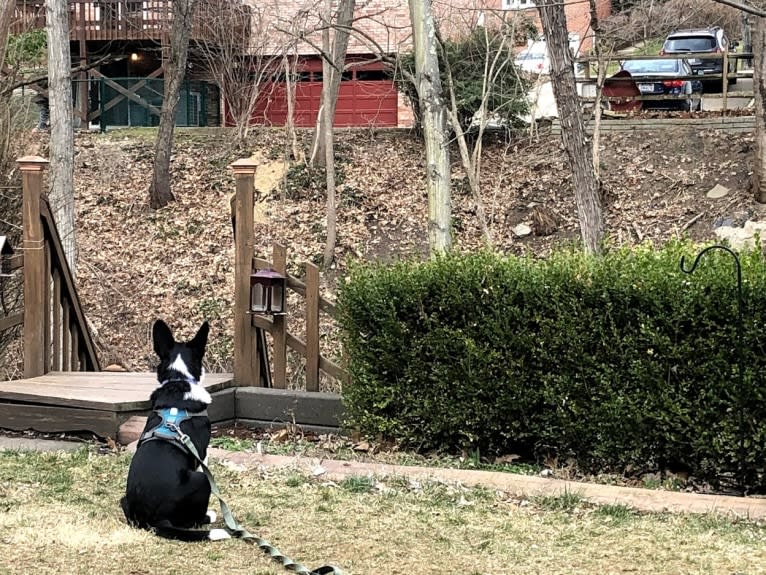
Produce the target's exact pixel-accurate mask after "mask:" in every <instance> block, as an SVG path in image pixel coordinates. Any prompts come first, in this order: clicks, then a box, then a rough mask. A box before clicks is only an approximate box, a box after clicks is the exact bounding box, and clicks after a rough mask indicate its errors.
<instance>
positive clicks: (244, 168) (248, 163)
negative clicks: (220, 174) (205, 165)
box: [229, 158, 258, 174]
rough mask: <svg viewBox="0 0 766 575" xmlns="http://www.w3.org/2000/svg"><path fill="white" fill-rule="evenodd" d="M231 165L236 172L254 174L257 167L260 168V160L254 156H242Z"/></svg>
mask: <svg viewBox="0 0 766 575" xmlns="http://www.w3.org/2000/svg"><path fill="white" fill-rule="evenodd" d="M229 167H230V168H231V169H232V170H233V171H234V173H235V174H254V173H255V170H256V168H258V162H256V161H255V160H253V158H242V159H240V160H237V161H236V162H233V163H232V164H230V165H229Z"/></svg>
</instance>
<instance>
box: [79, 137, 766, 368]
mask: <svg viewBox="0 0 766 575" xmlns="http://www.w3.org/2000/svg"><path fill="white" fill-rule="evenodd" d="M152 137H153V135H152V134H151V133H150V134H149V135H147V132H146V131H135V132H131V131H123V132H113V133H107V134H80V135H78V136H77V139H76V142H75V144H76V151H77V154H76V159H75V163H76V168H75V169H76V174H75V178H76V187H77V190H76V194H77V198H76V207H77V218H78V219H77V233H78V237H77V241H78V245H79V269H78V281H79V285H80V295H81V298H82V300H83V303H84V306H85V309H86V313H87V316H88V318H89V320H90V321H91V323H92V326H93V328H94V330H95V333H96V334H97V337H98V339H99V342H100V343H101V345H102V360H103V361H104V363H105V364H106V363H111V362H120V363H122V364H123V365H125V366H126V367H128V368H130V369H148V368H149V367H150V366H151V365H152V364H153V361H154V360H153V353H152V351H151V344H150V330H151V324H152V322H153V321H154V319H155V318H157V317H162V318H165V319H166V320H167V321H168V322H169V323H170V324H171V325H172V326H173V327H174V328H175V329H176V330H177V331H178V333H179V334H180V335H181V336H186V335H187V334H188V335H191V333H192V331H193V330H194V329H196V327H197V326H198V324H199V323H200V322H201V321H202V320H203V319H208V320H210V321H211V323H212V328H213V332H212V338H211V344H210V349H209V362H210V368H211V369H213V370H230V369H231V365H230V359H229V358H230V357H231V346H232V342H231V333H232V329H231V321H232V298H233V287H232V281H233V245H232V229H231V221H230V210H229V197H230V194H231V193H232V192H233V190H234V183H233V176H232V175H231V172H230V170H229V168H228V165H229V164H230V163H231V162H232V161H234V160H236V159H238V158H240V157H244V156H249V155H251V154H256V155H257V157H260V158H263V159H264V162H265V163H266V164H267V167H264V169H263V171H262V172H259V174H262V175H263V176H264V178H263V181H264V182H268V181H269V180H270V182H271V184H274V183H278V185H277V186H276V187H275V188H273V189H270V188H271V187H273V186H271V185H269V184H268V183H265V184H264V185H263V186H261V189H260V190H258V192H257V198H256V201H257V208H256V212H257V213H256V219H257V221H258V223H257V224H256V226H255V228H256V229H255V238H256V251H257V252H258V253H259V254H262V255H266V256H268V255H269V254H270V246H271V243H272V242H273V241H280V242H282V243H284V244H286V245H287V247H288V257H289V261H290V270H291V272H292V273H294V274H298V275H302V272H301V270H300V266H301V263H302V262H305V261H307V260H310V261H315V262H318V261H320V258H321V254H322V251H323V242H324V237H325V223H324V195H323V192H322V179H323V176H322V175H321V173H311V172H307V171H306V170H305V169H301V168H300V167H295V166H293V167H290V168H289V169H287V170H286V171H280V169H279V164H281V158H282V157H283V156H284V154H285V150H286V149H287V146H286V143H285V139H284V135H283V133H282V132H280V131H277V130H266V131H262V132H260V133H257V134H255V135H254V136H253V139H252V142H251V144H250V145H249V146H247V148H245V149H242V148H240V149H237V148H235V147H233V146H232V145H231V144H230V143H229V136H228V134H227V133H226V132H225V131H222V130H194V131H185V130H179V131H178V133H177V140H176V147H175V153H174V156H173V160H172V172H173V179H174V184H173V191H174V193H175V196H176V202H175V203H173V204H171V205H169V206H168V207H167V208H164V209H161V210H158V211H151V210H149V208H148V207H147V190H148V187H149V181H150V178H151V171H152V144H153V143H152V140H151V138H152ZM304 137H306V138H307V137H308V135H307V134H304ZM338 140H339V142H338V145H337V153H338V158H339V178H338V179H339V182H340V187H339V201H340V208H339V210H338V245H337V248H336V261H337V264H336V266H335V267H334V269H333V270H331V271H330V273H329V274H328V275H325V276H324V278H323V281H324V285H323V289H325V291H326V292H328V293H329V294H330V295H331V294H332V292H333V288H334V284H335V282H336V281H337V278H338V277H339V276H340V275H342V274H343V272H344V269H345V267H346V265H347V262H348V261H349V260H350V259H353V258H376V259H382V260H387V261H390V260H395V259H397V258H410V257H417V258H420V257H423V256H424V255H425V254H426V253H427V245H426V231H425V230H426V216H427V201H426V195H425V191H424V158H423V151H422V148H421V146H420V144H419V142H418V140H417V139H416V138H415V137H414V136H413V135H411V134H409V133H408V132H395V131H390V132H377V133H373V132H370V131H355V132H350V131H343V132H341V133H340V134H339V135H338ZM306 143H307V142H304V144H306ZM602 146H603V149H602V152H601V154H602V165H601V173H602V179H603V183H604V202H605V208H606V209H605V211H606V224H607V228H608V233H609V235H610V237H611V241H612V243H614V244H632V243H635V242H639V241H651V242H655V243H661V242H664V241H667V240H668V239H670V238H673V237H676V236H677V235H679V234H688V235H690V236H691V237H693V238H695V239H699V240H702V239H708V238H713V223H714V221H715V220H716V219H718V218H729V219H733V220H743V219H747V218H748V217H750V218H754V219H757V214H756V206H755V205H754V204H753V202H752V201H751V200H750V197H749V194H748V192H747V182H748V177H749V158H750V156H751V154H752V149H753V138H752V136H750V135H735V134H724V133H718V132H709V131H708V132H700V131H695V130H683V129H676V130H675V131H673V132H670V131H662V132H656V133H639V134H614V133H609V134H605V135H604V136H603V144H602ZM453 158H454V160H453V161H454V165H455V169H454V175H453V190H454V191H453V215H454V231H455V241H456V244H457V247H458V249H461V250H472V249H476V248H479V247H480V246H481V245H482V239H481V234H480V230H479V228H478V225H477V221H476V216H475V206H474V203H473V200H472V197H471V195H470V193H469V190H468V189H467V182H466V181H465V179H464V177H463V175H462V170H461V168H460V166H459V156H458V154H457V153H455V154H454V155H453ZM482 166H483V175H482V186H483V190H482V199H483V201H484V203H485V209H486V213H487V217H488V219H489V221H490V227H491V234H492V238H493V241H494V244H495V247H496V248H497V249H498V250H500V251H502V252H506V253H517V254H519V253H528V252H531V253H533V254H535V255H540V256H543V255H545V254H546V253H548V252H549V251H550V250H551V249H552V248H553V247H555V246H557V245H561V244H564V243H568V242H572V241H576V240H578V238H579V231H578V225H577V216H576V210H575V205H574V200H573V193H572V190H571V183H570V181H571V180H570V175H569V173H568V170H567V168H566V166H565V158H564V154H563V151H562V149H561V147H560V144H559V141H558V139H556V138H553V137H550V136H540V137H539V138H536V139H531V140H530V139H519V140H515V141H513V142H510V143H507V142H496V143H493V144H491V145H487V146H486V148H485V157H484V161H483V164H482ZM267 172H268V174H267ZM275 174H276V176H275ZM716 184H721V185H722V186H725V187H726V188H728V189H729V190H730V192H729V193H728V194H727V195H726V196H724V197H721V198H708V197H706V192H707V191H708V190H710V189H711V188H712V187H714V186H715V185H716ZM754 214H755V216H754ZM514 229H516V231H517V233H514V232H513V230H514ZM520 230H521V231H520Z"/></svg>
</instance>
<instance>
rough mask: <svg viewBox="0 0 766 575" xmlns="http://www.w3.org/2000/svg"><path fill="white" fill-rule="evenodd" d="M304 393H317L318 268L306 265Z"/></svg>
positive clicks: (309, 264) (310, 264)
mask: <svg viewBox="0 0 766 575" xmlns="http://www.w3.org/2000/svg"><path fill="white" fill-rule="evenodd" d="M306 391H319V268H318V267H317V266H316V265H314V264H312V263H310V262H307V263H306Z"/></svg>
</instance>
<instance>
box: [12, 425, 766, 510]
mask: <svg viewBox="0 0 766 575" xmlns="http://www.w3.org/2000/svg"><path fill="white" fill-rule="evenodd" d="M82 445H83V444H81V443H76V442H70V441H54V440H48V439H27V438H17V437H3V436H0V450H5V449H23V450H36V451H59V450H65V451H72V450H76V449H79V448H80V447H82ZM135 449H136V442H133V443H131V444H130V445H128V447H127V450H128V451H129V452H134V451H135ZM208 455H209V456H210V458H211V459H212V460H215V461H218V462H220V463H224V464H225V463H226V462H228V463H229V464H234V465H236V466H239V467H241V468H242V469H243V470H245V469H276V468H289V469H295V470H297V471H300V472H303V473H306V474H308V475H313V476H315V477H321V478H323V479H328V480H331V481H342V480H343V479H345V478H347V477H352V476H376V477H381V478H382V477H407V478H410V479H415V480H419V481H427V480H431V481H440V482H446V483H452V484H462V485H466V486H485V487H490V488H492V489H497V490H501V491H504V492H507V493H510V494H513V495H517V496H519V495H520V496H525V497H534V496H536V495H554V496H555V495H561V494H563V493H576V494H578V495H580V496H582V497H584V498H585V499H587V500H589V501H591V502H593V503H597V504H602V505H604V504H622V505H627V506H629V507H632V508H634V509H636V510H639V511H651V512H662V511H672V512H676V513H709V512H716V513H723V514H726V515H731V516H734V517H741V518H749V519H766V498H759V497H733V496H727V495H700V494H697V493H684V492H674V491H659V490H651V489H639V488H635V487H618V486H614V485H599V484H596V483H580V482H576V481H565V480H562V479H550V478H544V477H538V476H530V475H515V474H512V473H501V472H496V471H471V470H464V469H448V468H439V467H414V466H405V465H388V464H384V463H364V462H357V461H336V460H328V459H317V458H313V457H300V456H283V455H261V454H257V453H247V452H238V451H226V450H224V449H219V448H210V449H209V450H208ZM222 488H223V490H224V493H225V486H222Z"/></svg>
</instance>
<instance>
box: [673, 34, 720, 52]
mask: <svg viewBox="0 0 766 575" xmlns="http://www.w3.org/2000/svg"><path fill="white" fill-rule="evenodd" d="M665 50H667V51H673V52H679V51H680V52H709V51H710V50H715V38H714V37H713V36H684V37H679V38H668V40H667V41H666V42H665Z"/></svg>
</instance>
